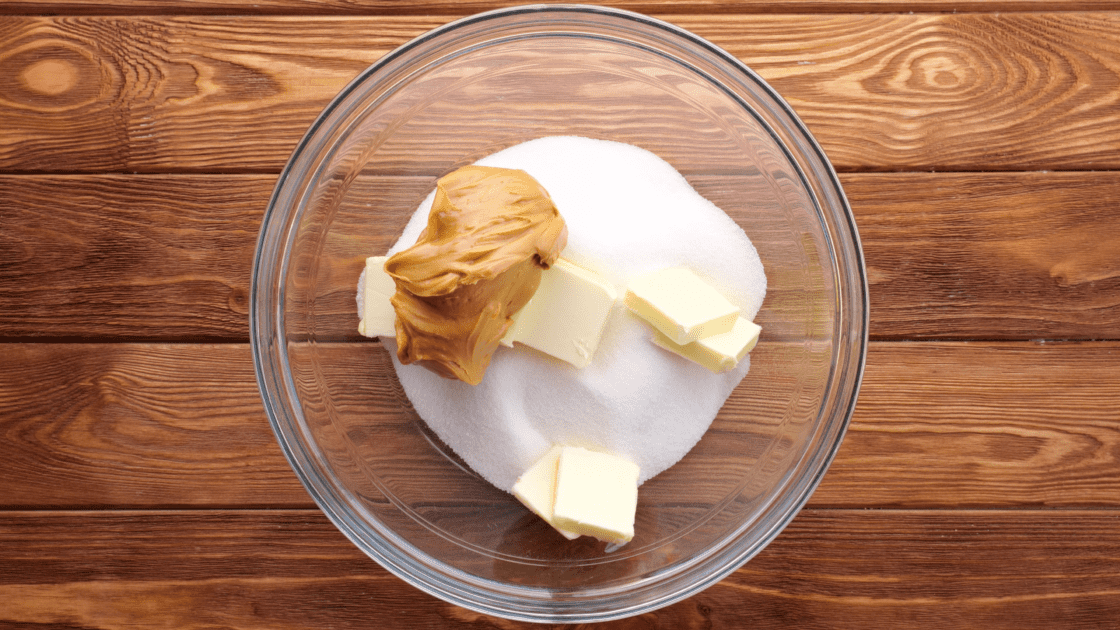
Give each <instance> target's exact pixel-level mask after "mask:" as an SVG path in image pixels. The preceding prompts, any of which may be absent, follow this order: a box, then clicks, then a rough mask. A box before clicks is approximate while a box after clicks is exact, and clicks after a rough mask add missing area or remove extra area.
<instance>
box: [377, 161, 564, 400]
mask: <svg viewBox="0 0 1120 630" xmlns="http://www.w3.org/2000/svg"><path fill="white" fill-rule="evenodd" d="M567 241H568V228H567V226H566V225H565V223H564V219H563V218H562V217H561V216H560V212H559V211H558V210H557V209H556V206H555V205H553V203H552V198H551V197H549V195H548V192H547V191H546V190H545V189H544V187H542V186H541V185H540V184H539V183H537V180H535V179H533V178H532V177H530V176H529V174H528V173H526V172H525V171H521V170H513V169H505V168H493V167H486V166H466V167H463V168H460V169H459V170H457V171H454V172H452V173H450V174H448V175H446V176H444V177H443V178H441V179H440V180H439V182H438V183H437V185H436V194H435V199H434V201H433V203H432V210H431V212H430V214H429V215H428V226H427V227H426V228H425V229H424V231H423V232H422V233H421V234H420V237H419V239H417V241H416V244H415V245H413V246H412V247H410V248H409V249H406V250H404V251H402V252H399V253H397V254H395V255H394V256H392V257H390V258H389V260H388V261H386V263H385V271H386V272H388V273H389V275H390V276H392V277H393V279H394V280H395V281H396V285H397V292H396V294H395V295H394V296H393V298H392V304H393V308H394V309H395V310H396V313H397V320H396V332H397V357H398V358H399V359H400V360H401V362H402V363H406V364H407V363H419V364H421V365H423V366H424V367H427V368H428V369H430V370H432V371H433V372H435V373H437V374H439V375H441V376H444V377H446V378H457V379H459V380H461V381H464V382H467V383H470V384H471V385H477V384H478V383H479V382H481V381H482V376H483V375H484V374H485V372H486V367H487V366H488V365H489V364H490V357H491V356H492V355H493V354H494V351H495V350H496V349H497V347H498V342H499V341H500V340H501V338H502V336H503V335H505V333H506V329H507V328H509V326H510V316H511V315H513V314H514V313H516V312H517V311H518V310H519V309H520V308H521V307H522V306H524V305H525V303H526V302H528V301H529V298H531V297H533V293H535V292H536V290H537V286H538V285H539V284H540V280H541V272H542V271H543V270H545V269H548V268H549V267H550V266H551V265H552V263H553V262H554V261H555V260H556V259H557V258H558V257H559V256H560V252H561V251H562V250H563V249H564V246H565V245H566V244H567Z"/></svg>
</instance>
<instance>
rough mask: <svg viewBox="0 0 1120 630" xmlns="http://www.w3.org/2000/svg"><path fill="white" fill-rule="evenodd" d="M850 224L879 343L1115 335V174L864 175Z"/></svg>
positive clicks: (854, 184) (851, 194) (849, 183)
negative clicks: (1108, 203) (860, 250)
mask: <svg viewBox="0 0 1120 630" xmlns="http://www.w3.org/2000/svg"><path fill="white" fill-rule="evenodd" d="M842 182H843V185H844V188H845V191H846V192H847V195H848V198H849V201H850V202H851V205H852V209H853V211H854V212H855V215H856V222H857V224H858V227H859V232H860V238H861V239H862V242H863V247H864V257H865V260H866V264H867V275H868V282H869V284H870V289H871V314H872V315H871V318H872V322H873V323H872V334H873V335H874V336H875V337H876V338H878V339H889V338H908V339H935V338H936V339H954V338H956V339H960V338H969V337H972V338H980V339H1016V338H1018V339H1047V338H1048V339H1072V338H1081V339H1093V338H1116V337H1117V332H1120V317H1118V316H1120V256H1118V255H1117V252H1120V213H1117V212H1116V211H1115V210H1114V209H1108V208H1106V207H1105V204H1102V203H1101V202H1102V201H1103V200H1105V199H1116V198H1118V197H1120V178H1118V177H1117V176H1116V175H1115V174H1114V173H1022V174H1016V175H1013V176H1009V175H998V174H987V173H985V174H979V173H977V174H966V173H961V174H954V175H942V174H932V173H926V174H921V173H907V174H863V175H851V176H848V177H844V178H843V179H842Z"/></svg>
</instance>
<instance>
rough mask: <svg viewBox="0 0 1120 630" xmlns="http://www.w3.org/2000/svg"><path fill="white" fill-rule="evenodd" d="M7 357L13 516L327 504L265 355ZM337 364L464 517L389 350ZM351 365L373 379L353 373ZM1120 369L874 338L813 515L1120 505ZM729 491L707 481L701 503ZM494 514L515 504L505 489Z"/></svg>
mask: <svg viewBox="0 0 1120 630" xmlns="http://www.w3.org/2000/svg"><path fill="white" fill-rule="evenodd" d="M2 347H3V350H4V351H3V353H0V434H2V435H4V436H5V439H4V440H0V461H4V462H5V465H4V466H3V467H0V507H7V508H12V507H28V508H30V507H36V508H48V507H65V506H71V507H73V506H85V507H96V508H102V507H111V506H134V507H161V506H163V507H166V506H172V507H173V506H199V507H204V506H209V507H214V506H246V507H277V506H279V507H283V506H288V507H292V506H303V507H307V506H311V505H313V503H312V502H311V500H310V498H309V497H308V496H307V494H306V493H305V492H304V491H303V489H302V487H301V486H300V485H299V483H298V482H297V481H296V478H295V475H294V473H292V472H291V470H290V468H289V466H288V464H287V462H286V461H285V459H284V457H283V456H282V455H281V453H280V450H279V448H278V447H277V445H276V442H275V439H274V437H273V435H272V433H271V431H270V429H269V425H268V421H267V419H266V417H265V415H264V411H263V409H262V407H261V403H260V396H259V394H258V391H257V387H256V384H255V380H254V379H255V377H254V372H253V366H252V359H251V356H250V352H249V348H248V346H246V345H189V344H177V345H159V344H104V345H99V344H5V345H4V346H2ZM760 351H761V349H760ZM322 352H328V351H327V350H322ZM324 356H330V357H333V358H332V359H331V360H329V361H327V364H328V365H329V368H328V369H329V370H331V371H332V373H333V376H332V377H331V379H330V381H329V383H327V384H326V385H324V386H323V389H324V390H329V391H333V392H339V391H342V392H345V395H341V394H335V395H334V397H333V399H332V402H331V404H332V405H333V406H334V408H335V413H336V414H337V415H338V416H339V417H343V416H345V415H348V414H357V413H365V414H366V417H368V418H375V417H376V418H381V419H382V420H381V421H380V422H379V423H378V424H377V426H376V427H375V426H372V424H371V426H368V427H366V428H365V429H362V430H361V431H359V428H357V427H355V428H352V429H350V431H351V433H350V437H351V439H352V440H354V441H355V446H354V447H353V448H355V449H357V451H356V452H359V453H364V452H365V450H368V449H375V450H376V453H374V455H376V456H377V457H380V458H383V460H384V461H391V462H394V465H396V466H397V467H398V468H399V469H400V470H410V471H411V472H410V473H409V474H408V475H403V474H402V475H401V476H400V478H395V477H393V476H392V475H389V476H388V477H387V478H386V481H385V483H388V484H390V485H392V486H393V487H394V488H396V489H397V491H398V492H399V493H400V494H401V495H402V496H405V495H407V496H420V494H421V493H424V499H423V502H424V503H426V504H427V505H431V506H437V507H441V508H447V507H449V506H450V507H452V508H453V507H454V506H455V505H456V504H457V503H456V502H457V500H458V498H457V496H456V495H455V490H454V489H453V488H450V486H448V484H446V483H443V482H442V481H441V480H446V479H451V478H454V477H456V476H457V475H461V474H462V472H461V471H459V470H457V469H456V468H455V465H454V464H453V463H452V462H450V461H447V460H444V459H443V458H442V456H441V455H439V454H438V453H436V452H435V451H434V450H433V449H432V448H431V446H430V445H429V442H428V440H429V437H427V436H426V435H425V434H424V432H423V431H422V427H417V426H415V424H414V423H413V421H412V419H411V418H409V417H408V416H406V415H401V414H400V413H399V412H396V411H394V409H396V408H397V407H398V406H399V404H400V401H399V397H398V396H399V394H397V393H395V392H394V391H391V390H390V389H385V388H384V387H382V386H381V385H379V384H378V383H379V382H380V380H379V379H376V378H374V376H373V375H375V374H377V373H378V370H384V369H385V366H384V365H383V361H384V359H383V358H381V357H380V354H379V349H378V348H376V347H375V346H373V345H371V344H364V345H362V344H355V345H347V346H342V347H341V348H339V347H335V349H333V350H329V354H328V355H324ZM758 359H759V360H758V361H757V362H756V365H755V367H754V369H753V370H752V373H751V376H750V378H751V379H753V380H752V381H751V384H752V387H748V388H746V389H745V391H743V392H742V393H741V399H737V400H738V402H737V403H736V404H737V405H744V406H746V407H748V408H754V409H765V408H767V407H769V406H772V405H771V401H770V400H769V398H768V392H769V391H771V389H770V388H769V386H765V385H764V383H766V382H769V380H772V379H779V380H780V379H781V377H782V375H781V374H771V372H773V371H774V370H773V369H769V368H768V367H767V366H768V363H767V362H766V361H765V360H764V359H763V357H761V355H760V357H759V358H758ZM342 365H353V366H357V367H355V368H352V369H350V370H349V372H350V373H351V374H353V373H354V372H359V373H360V374H359V375H358V376H355V377H348V376H345V375H339V374H337V372H338V371H340V370H341V368H340V367H339V366H342ZM1118 366H1120V344H1118V343H1116V342H1085V343H1063V344H1052V343H1046V344H1032V343H932V342H930V343H891V342H883V343H873V344H871V348H870V352H869V356H868V359H867V368H866V375H865V378H864V384H863V389H862V391H861V394H860V399H859V403H858V405H857V407H856V412H855V416H854V418H853V422H852V425H851V427H850V429H849V432H848V435H847V437H846V438H845V440H844V443H843V445H842V447H841V448H840V451H839V453H838V454H837V456H836V459H835V461H834V462H833V464H832V467H831V468H830V470H829V472H828V474H827V475H826V476H825V479H824V482H823V484H822V485H821V486H820V488H819V489H818V491H817V492H816V494H815V495H814V496H813V498H812V505H814V506H818V507H872V506H879V507H953V506H970V507H1025V506H1060V507H1112V508H1118V507H1120V466H1117V465H1116V456H1115V453H1116V452H1118V450H1120V427H1118V426H1117V425H1116V422H1115V420H1116V418H1117V417H1120V378H1118V377H1117V367H1118ZM775 382H777V380H776V381H775ZM754 385H757V386H756V387H755V386H754ZM367 424H370V423H367ZM719 426H722V425H720V424H719V422H717V427H716V428H717V429H718V428H719ZM720 430H721V431H722V432H721V433H720V434H719V435H715V434H713V437H712V438H711V439H710V440H708V441H704V442H701V445H700V446H698V447H697V449H696V452H695V453H693V454H692V455H691V456H690V457H691V459H689V460H686V462H685V463H682V464H679V465H687V466H692V467H697V469H698V470H699V469H703V468H704V466H708V465H709V464H708V463H707V462H709V461H714V460H712V458H717V459H718V458H720V457H726V456H727V455H728V453H727V450H728V449H729V448H731V449H732V450H734V449H737V448H739V447H738V446H735V445H737V444H738V442H737V441H736V439H737V435H736V432H735V431H734V430H729V431H723V430H722V429H720ZM374 437H376V440H373V438H374ZM748 437H749V436H748ZM370 442H376V443H374V444H370ZM728 444H730V446H728ZM756 450H761V448H759V449H756ZM738 456H739V457H745V456H747V452H746V451H745V450H740V451H738ZM705 476H706V477H707V478H708V479H712V480H715V479H717V478H718V477H719V475H717V474H716V473H715V472H713V471H708V472H707V473H705ZM464 483H469V482H464ZM483 485H484V484H483ZM655 486H656V487H655ZM655 486H651V488H654V490H656V491H657V492H659V493H663V492H666V491H672V488H674V487H676V486H674V485H673V481H672V480H671V479H668V478H666V479H663V480H661V481H660V482H658V484H655ZM700 486H704V487H703V488H701V487H700ZM708 486H711V487H710V488H709V487H708ZM472 487H475V486H473V485H472ZM445 488H447V491H446V492H445V491H444V489H445ZM720 488H721V487H720V486H718V485H716V482H715V481H712V483H710V484H707V485H705V484H700V485H697V483H695V482H693V483H691V485H690V486H689V489H688V492H690V493H693V494H697V493H699V492H700V491H701V490H703V491H704V492H708V491H711V492H717V493H718V492H721V489H720ZM475 489H476V490H477V492H478V493H482V492H484V490H485V489H484V488H483V487H482V486H477V487H475ZM495 492H496V491H495ZM476 494H477V493H476ZM445 495H446V496H445ZM720 496H722V495H720ZM476 500H477V499H476ZM486 500H487V501H493V502H502V501H505V502H508V503H509V504H510V505H515V504H514V503H513V501H512V499H509V497H507V496H505V495H502V494H501V493H495V494H492V495H487V497H486ZM507 516H508V515H507ZM511 518H512V517H511Z"/></svg>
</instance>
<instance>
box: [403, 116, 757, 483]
mask: <svg viewBox="0 0 1120 630" xmlns="http://www.w3.org/2000/svg"><path fill="white" fill-rule="evenodd" d="M478 164H481V165H484V166H501V167H506V168H519V169H522V170H524V171H526V172H528V173H529V174H530V175H532V176H533V177H534V178H536V179H537V181H539V182H540V183H541V184H542V185H543V186H544V187H545V189H546V190H548V192H549V194H550V195H551V196H552V199H553V201H554V202H555V203H556V207H557V208H558V209H559V210H560V213H561V214H562V215H563V217H564V220H565V221H566V222H567V224H568V245H567V247H566V248H565V249H564V251H563V253H562V254H561V255H562V256H563V257H564V258H567V259H568V260H571V261H572V262H575V263H576V264H579V265H582V266H584V267H586V268H588V269H591V270H593V271H595V272H597V273H599V274H602V275H603V276H605V277H606V278H607V279H608V280H610V281H611V282H613V283H614V284H615V286H616V288H617V289H618V292H619V296H620V298H619V300H618V301H617V302H616V304H615V307H614V311H613V312H612V313H611V317H610V320H609V321H608V324H607V328H606V330H605V331H604V334H603V338H602V341H601V342H600V345H599V349H598V351H597V352H596V353H595V358H594V361H592V363H591V365H590V366H588V367H586V368H583V369H582V370H581V369H577V368H575V367H572V366H571V365H569V364H567V363H564V362H563V361H560V360H558V359H554V358H552V357H549V356H545V355H543V354H540V353H537V352H536V351H534V350H531V349H529V348H526V347H524V346H517V347H514V348H506V347H502V346H500V347H499V348H498V351H497V352H496V353H495V354H494V357H493V359H492V360H491V362H490V367H489V368H488V369H487V371H486V376H485V378H483V380H482V383H480V384H479V385H477V386H473V387H472V386H471V385H467V384H466V383H463V382H461V381H454V380H448V379H444V378H441V377H439V376H437V375H436V374H433V373H432V372H430V371H428V370H427V369H425V368H423V367H420V366H417V365H402V364H401V363H399V362H398V361H397V360H396V357H395V352H396V346H395V343H394V342H393V340H391V339H390V340H386V346H387V348H388V349H389V351H390V352H391V353H393V354H394V364H395V366H396V369H397V375H398V377H399V378H400V381H401V384H402V385H403V386H404V390H405V393H406V394H407V395H408V398H409V400H411V401H412V404H413V406H414V407H415V408H416V411H417V413H419V414H420V417H421V418H423V419H424V420H425V421H426V422H427V423H428V426H430V427H431V429H432V430H433V431H435V433H436V434H437V435H439V437H440V438H442V439H443V440H444V442H446V443H447V445H448V446H450V447H451V448H452V449H454V451H455V452H456V453H457V454H458V455H459V456H460V457H462V458H463V460H464V461H466V463H467V464H468V465H469V466H470V467H471V468H472V469H474V470H475V472H477V473H478V474H480V475H482V477H483V478H485V479H486V480H488V481H489V482H490V483H492V484H494V485H495V486H497V487H499V488H501V489H503V490H506V491H507V492H508V491H509V490H510V489H511V488H512V487H513V484H514V482H516V480H517V478H518V476H520V475H521V473H522V472H524V471H525V470H526V469H528V468H529V467H530V466H531V465H532V464H533V463H534V462H535V461H536V460H537V459H538V458H540V456H541V455H543V454H544V453H545V452H546V451H548V449H549V448H550V447H551V446H552V445H553V444H565V445H570V446H585V447H588V448H591V449H595V450H605V451H609V452H612V453H615V454H617V455H621V456H623V457H626V458H628V459H630V460H632V461H634V462H635V463H637V464H638V466H640V468H641V479H640V481H641V482H645V481H646V480H647V479H650V478H651V477H653V476H655V475H657V474H658V473H660V472H661V471H663V470H665V469H666V468H668V467H669V466H672V465H673V464H675V463H676V462H677V461H679V460H680V459H681V458H682V457H684V455H685V454H686V453H688V451H689V450H690V449H691V448H692V447H693V446H694V445H695V444H696V442H697V441H699V440H700V437H701V436H702V435H703V434H704V432H705V431H707V429H708V426H709V425H710V424H711V422H712V420H713V419H714V418H715V415H716V413H717V412H718V411H719V409H720V407H722V406H723V403H724V401H725V400H726V399H727V397H728V396H729V395H730V394H731V391H732V390H733V389H734V388H735V386H736V385H737V384H738V383H739V381H741V380H742V378H743V377H744V376H746V374H747V370H748V369H749V368H750V357H749V355H748V357H747V358H744V359H743V361H741V362H740V364H739V365H738V366H737V367H736V368H735V369H734V370H732V371H730V372H726V373H724V374H713V373H712V372H710V371H708V370H707V369H705V368H703V367H701V366H699V365H696V364H695V363H692V362H690V361H688V360H686V359H683V358H681V357H679V356H677V355H675V354H672V353H670V352H668V351H666V350H663V349H661V348H659V347H657V346H655V345H654V344H653V343H652V342H651V341H650V336H651V332H650V329H649V328H648V326H647V325H646V324H645V323H644V322H642V321H641V320H639V319H638V318H637V317H636V316H634V315H633V314H632V313H631V312H629V310H628V309H627V308H626V307H625V306H624V305H623V303H622V299H621V296H622V295H623V294H624V293H625V289H626V285H627V283H628V282H629V280H630V279H631V278H633V277H634V276H636V275H638V274H641V273H646V272H651V271H656V270H658V269H663V268H666V267H675V266H685V267H688V268H690V269H692V270H693V271H694V272H696V273H697V274H698V275H700V276H701V277H703V278H705V279H707V280H708V281H709V282H710V283H711V284H712V285H713V286H714V287H716V288H718V289H719V290H720V291H721V292H722V293H723V294H724V295H725V296H726V297H727V298H728V300H730V301H731V302H732V303H734V304H737V305H738V306H739V307H740V308H741V309H742V314H743V316H744V317H746V318H748V319H753V318H754V316H755V314H756V313H757V312H758V309H759V307H760V306H761V305H762V300H763V297H764V296H765V294H766V276H765V275H764V273H763V269H762V263H761V261H760V260H759V257H758V253H757V252H756V251H755V249H754V246H753V245H751V242H750V240H749V239H748V238H747V235H746V234H745V233H744V232H743V230H742V229H741V228H739V226H738V225H736V224H735V222H734V221H732V220H731V219H730V218H729V217H728V216H727V215H726V214H725V213H724V212H723V211H722V210H720V209H719V208H717V207H716V206H715V205H713V204H712V203H711V202H709V201H707V200H706V199H704V198H703V197H701V196H700V195H699V194H698V193H696V191H694V190H693V189H692V187H691V186H689V184H688V183H687V182H686V180H685V179H684V177H682V176H681V175H680V174H679V173H678V172H677V171H676V170H675V169H673V167H672V166H670V165H669V164H668V163H666V162H665V161H663V160H661V159H660V158H658V157H657V156H656V155H654V154H652V153H650V152H648V151H645V150H643V149H640V148H638V147H634V146H631V145H626V144H620V143H615V142H606V141H602V140H591V139H588V138H579V137H570V136H564V137H549V138H541V139H538V140H533V141H530V142H526V143H524V144H520V145H517V146H514V147H511V148H509V149H506V150H504V151H501V152H499V153H495V154H493V155H491V156H489V157H486V158H485V159H482V160H480V161H479V162H478ZM433 195H434V193H433ZM433 195H429V196H428V198H427V199H426V200H425V201H424V202H423V203H422V204H421V205H420V207H419V208H418V209H417V211H416V214H415V215H414V216H413V217H412V220H411V221H410V222H409V224H408V226H407V227H406V228H405V230H404V233H403V234H402V236H401V238H400V240H398V241H397V243H396V245H394V246H393V248H392V249H391V250H390V252H389V253H390V254H391V253H395V252H397V251H400V250H402V249H406V248H407V247H409V246H411V245H412V244H413V243H415V242H416V239H417V237H418V236H419V235H420V232H421V230H423V228H424V226H425V225H426V224H427V220H428V211H429V209H430V208H431V203H432V198H433Z"/></svg>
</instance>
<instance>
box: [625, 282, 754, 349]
mask: <svg viewBox="0 0 1120 630" xmlns="http://www.w3.org/2000/svg"><path fill="white" fill-rule="evenodd" d="M626 306H628V307H629V308H630V310H631V311H634V313H635V314H636V315H638V316H639V317H641V318H642V319H644V320H646V321H647V322H648V323H649V324H650V325H651V326H653V327H654V328H655V329H656V330H658V331H660V332H661V333H662V334H663V335H665V336H666V337H668V338H669V339H670V340H672V341H673V343H675V344H677V345H681V346H683V345H685V344H687V343H690V342H692V341H696V340H697V339H702V338H704V337H710V336H712V335H719V334H723V333H726V332H731V329H732V328H733V327H734V326H735V320H736V319H738V317H739V307H737V306H735V305H734V304H732V303H731V302H728V301H727V298H725V297H723V295H721V294H720V293H719V291H716V290H715V289H714V288H712V286H711V285H709V284H708V283H707V282H704V280H702V279H701V278H700V277H699V276H697V275H696V274H695V273H693V272H692V271H691V270H689V269H685V268H683V267H673V268H669V269H662V270H661V271H658V272H655V273H651V274H646V275H644V276H640V277H638V278H635V279H634V280H633V281H632V282H631V283H630V286H629V287H627V291H626Z"/></svg>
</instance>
